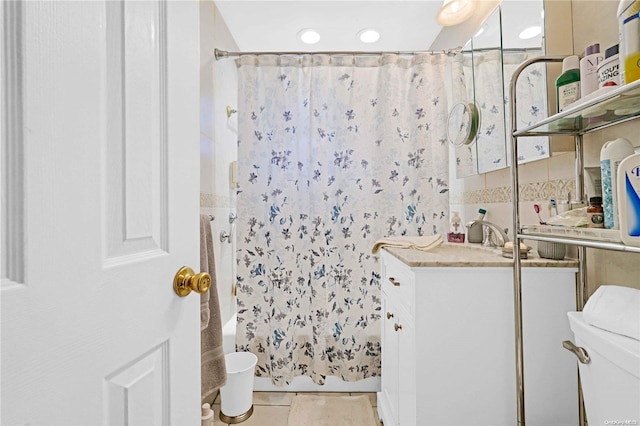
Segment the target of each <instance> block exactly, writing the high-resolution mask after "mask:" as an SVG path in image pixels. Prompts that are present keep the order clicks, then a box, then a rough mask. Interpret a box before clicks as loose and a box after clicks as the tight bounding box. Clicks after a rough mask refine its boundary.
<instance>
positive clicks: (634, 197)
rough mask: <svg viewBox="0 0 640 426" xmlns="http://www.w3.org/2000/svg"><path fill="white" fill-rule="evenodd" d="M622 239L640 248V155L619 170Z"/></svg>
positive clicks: (628, 158) (625, 161) (627, 159)
mask: <svg viewBox="0 0 640 426" xmlns="http://www.w3.org/2000/svg"><path fill="white" fill-rule="evenodd" d="M618 210H619V213H620V238H621V239H622V241H623V242H624V243H625V244H628V245H632V246H636V247H640V153H638V154H633V155H630V156H629V157H627V158H625V159H624V160H622V162H620V167H619V168H618Z"/></svg>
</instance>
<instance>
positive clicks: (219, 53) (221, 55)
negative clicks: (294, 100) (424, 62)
mask: <svg viewBox="0 0 640 426" xmlns="http://www.w3.org/2000/svg"><path fill="white" fill-rule="evenodd" d="M461 50H462V46H458V47H456V48H453V49H447V50H425V51H411V52H400V51H377V52H367V51H325V52H228V51H226V50H220V49H218V48H216V49H214V51H213V53H214V55H215V57H216V61H219V60H220V59H225V58H230V57H232V56H243V55H257V56H260V55H293V56H300V55H374V56H377V55H385V54H395V55H418V54H421V53H430V54H432V55H436V54H445V55H447V56H455V55H457V54H458V53H460V51H461Z"/></svg>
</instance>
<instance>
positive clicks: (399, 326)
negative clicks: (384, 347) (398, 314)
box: [393, 324, 402, 331]
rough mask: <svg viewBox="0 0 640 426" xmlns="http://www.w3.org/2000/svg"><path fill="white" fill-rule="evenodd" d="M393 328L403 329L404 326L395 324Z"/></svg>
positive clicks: (396, 329)
mask: <svg viewBox="0 0 640 426" xmlns="http://www.w3.org/2000/svg"><path fill="white" fill-rule="evenodd" d="M393 329H394V330H395V331H398V330H402V326H401V325H400V324H393Z"/></svg>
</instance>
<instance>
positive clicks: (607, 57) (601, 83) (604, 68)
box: [598, 44, 620, 88]
mask: <svg viewBox="0 0 640 426" xmlns="http://www.w3.org/2000/svg"><path fill="white" fill-rule="evenodd" d="M618 48H619V46H618V45H617V44H616V45H614V46H611V47H610V48H608V49H607V50H605V52H604V61H602V63H601V64H600V66H599V67H598V88H601V87H617V86H620V60H619V54H618Z"/></svg>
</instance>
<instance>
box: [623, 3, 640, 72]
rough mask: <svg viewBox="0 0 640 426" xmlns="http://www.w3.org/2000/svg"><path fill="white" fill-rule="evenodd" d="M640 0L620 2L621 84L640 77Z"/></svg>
mask: <svg viewBox="0 0 640 426" xmlns="http://www.w3.org/2000/svg"><path fill="white" fill-rule="evenodd" d="M639 11H640V0H620V3H618V39H619V43H620V84H629V83H631V82H634V81H636V80H637V79H639V78H640V16H639V15H638V12H639Z"/></svg>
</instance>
